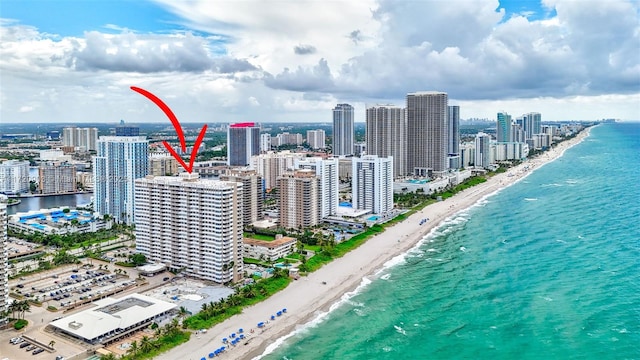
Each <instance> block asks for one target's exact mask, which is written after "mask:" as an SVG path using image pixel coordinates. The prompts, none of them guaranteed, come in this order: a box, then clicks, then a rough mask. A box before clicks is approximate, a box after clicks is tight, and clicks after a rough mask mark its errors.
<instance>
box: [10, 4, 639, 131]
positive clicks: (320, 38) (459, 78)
mask: <svg viewBox="0 0 640 360" xmlns="http://www.w3.org/2000/svg"><path fill="white" fill-rule="evenodd" d="M157 2H158V3H159V4H160V5H161V6H163V7H165V8H167V9H169V10H170V11H172V12H175V13H176V14H178V15H179V16H180V17H182V19H183V23H182V26H184V27H186V28H187V29H191V30H193V31H192V32H190V31H183V30H181V31H179V32H174V33H169V34H167V33H157V34H153V33H145V34H141V33H137V32H135V30H128V29H125V28H123V27H120V26H119V25H116V24H117V21H116V20H117V19H114V21H113V22H112V23H111V24H107V25H104V24H98V25H99V26H102V27H103V28H105V29H107V30H110V33H103V32H97V31H91V32H87V33H85V34H84V35H83V36H79V37H60V36H59V35H56V34H45V33H42V32H41V31H39V30H38V29H37V28H36V27H35V26H34V25H37V24H26V25H23V24H20V23H18V22H16V21H15V20H6V19H3V20H1V21H0V38H2V39H3V41H2V42H1V43H0V71H1V74H2V93H1V94H0V105H1V106H0V116H1V118H2V119H3V121H4V120H5V119H7V120H8V121H43V120H50V121H112V122H114V121H118V120H119V119H121V118H125V120H128V121H131V122H144V121H155V122H157V121H165V118H164V116H163V115H162V114H161V112H160V111H159V110H158V109H157V108H155V106H154V105H153V104H152V103H150V102H149V101H148V100H147V99H144V98H143V97H141V96H139V95H138V94H135V93H134V92H132V91H131V90H129V87H130V86H132V85H135V86H140V87H143V88H145V89H148V90H149V91H152V92H153V93H155V94H156V95H157V96H159V97H160V98H162V99H164V100H165V101H166V102H167V103H168V104H169V105H170V106H171V107H172V109H173V110H174V112H175V113H176V115H177V116H178V117H179V118H180V119H181V120H183V121H211V122H218V121H229V122H231V121H276V120H280V121H330V118H331V108H332V107H333V106H334V105H335V103H336V102H350V103H352V104H353V105H354V106H355V107H356V118H357V121H363V120H364V107H365V106H366V105H367V104H375V103H395V104H398V105H402V104H403V103H404V96H405V94H406V93H407V92H412V91H418V90H440V91H446V92H448V93H449V98H450V99H451V100H452V101H458V102H459V103H460V104H461V106H462V109H461V112H462V116H463V117H485V116H486V117H491V118H493V117H494V116H495V113H496V112H497V111H500V110H507V111H510V112H511V113H513V114H514V115H516V116H517V115H519V114H520V113H525V112H529V111H539V112H542V113H543V117H544V118H546V119H549V120H559V119H566V118H581V119H599V118H603V117H619V118H630V119H632V118H633V119H640V106H639V105H638V104H639V102H638V100H639V99H638V94H640V56H638V54H639V53H640V46H639V45H638V44H640V21H639V16H638V13H639V11H640V5H639V4H638V2H635V1H631V0H611V1H601V2H596V1H590V2H589V3H588V4H589V5H588V6H586V5H585V4H584V2H576V1H571V0H567V1H565V0H544V1H543V5H544V7H545V10H546V11H552V10H553V9H555V10H556V12H557V16H555V17H552V18H548V19H545V20H531V19H528V18H527V17H526V16H520V15H515V16H510V17H509V18H505V14H504V11H502V10H501V11H496V9H497V8H498V6H499V3H498V1H497V0H478V1H470V0H469V1H437V2H436V1H422V2H416V1H413V2H404V1H402V2H398V1H388V0H380V1H374V0H363V1H355V2H353V1H351V2H349V1H330V2H321V1H313V0H305V1H283V2H277V6H274V3H273V2H257V1H235V2H211V1H205V0H199V1H189V2H184V1H172V0H171V1H170V0H157ZM113 31H120V33H117V34H113ZM203 33H205V35H201V34H203ZM607 104H612V106H606V105H607ZM613 105H615V106H613ZM26 109H30V110H31V111H28V112H24V110H26ZM509 109H511V110H509ZM545 114H546V116H545ZM571 114H574V116H571ZM126 117H130V118H129V119H127V118H126Z"/></svg>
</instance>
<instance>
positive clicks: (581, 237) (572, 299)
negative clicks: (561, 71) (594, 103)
mask: <svg viewBox="0 0 640 360" xmlns="http://www.w3.org/2000/svg"><path fill="white" fill-rule="evenodd" d="M639 184H640V123H609V124H601V125H599V126H597V127H595V128H593V129H592V130H591V135H590V136H589V137H587V138H586V139H585V140H584V141H582V142H581V143H580V144H578V145H576V146H574V147H572V148H570V149H568V150H567V151H566V152H565V153H564V155H563V156H562V157H560V158H558V159H556V160H555V161H553V162H551V163H548V164H546V165H544V166H543V167H541V168H539V169H537V170H536V171H534V172H533V173H532V174H530V175H529V176H528V177H526V178H525V179H523V180H521V181H520V182H518V183H516V184H514V185H512V186H510V187H507V188H505V189H503V190H502V191H499V192H498V193H496V194H493V195H491V196H488V197H487V198H485V199H484V200H482V201H480V202H479V203H478V204H476V205H475V206H474V207H472V208H469V209H467V210H464V211H462V212H460V213H458V214H456V215H455V216H453V217H451V218H450V219H448V220H447V221H445V222H444V223H443V224H442V225H441V226H440V227H438V228H436V229H434V231H432V233H430V234H429V235H428V236H426V237H425V239H424V240H423V241H422V242H421V243H420V244H419V245H418V246H416V247H415V248H414V249H412V250H411V251H409V252H408V253H406V254H404V255H403V256H400V257H398V258H396V259H394V260H392V261H390V262H389V263H388V264H387V266H385V268H384V269H382V270H381V271H380V272H379V273H378V274H376V275H375V276H371V277H369V278H368V279H364V280H363V284H362V285H361V286H360V287H359V289H358V290H357V291H356V292H354V294H352V295H350V296H345V297H344V298H343V300H342V301H341V302H340V304H339V305H336V306H333V309H332V311H330V312H329V313H328V314H324V315H322V316H320V317H319V318H318V319H316V320H315V321H313V322H312V323H310V324H307V325H305V326H303V327H301V328H300V329H298V330H296V332H295V333H293V334H291V335H290V336H289V337H287V338H286V339H279V340H278V341H277V342H276V344H275V345H278V346H277V347H276V346H275V345H274V346H272V348H270V349H268V351H270V353H269V354H267V355H265V356H264V357H263V359H288V360H302V359H304V360H310V359H363V360H364V359H491V360H496V359H598V360H602V359H640V225H639V224H640V185H639ZM274 347H275V349H273V348H274Z"/></svg>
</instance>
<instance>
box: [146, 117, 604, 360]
mask: <svg viewBox="0 0 640 360" xmlns="http://www.w3.org/2000/svg"><path fill="white" fill-rule="evenodd" d="M591 128H592V127H588V128H586V129H584V130H583V131H581V132H580V133H579V134H578V135H577V136H576V137H574V138H572V139H569V140H566V141H563V142H561V143H560V144H558V145H557V146H556V147H554V148H551V149H549V150H547V151H546V152H544V153H543V154H541V155H539V156H537V157H536V158H533V159H528V160H526V161H525V162H523V163H522V164H520V165H518V166H516V167H513V168H510V169H508V170H507V171H506V172H504V173H500V174H496V175H494V176H492V177H491V178H490V179H488V180H487V181H486V182H484V183H481V184H478V185H476V186H473V187H471V188H468V189H466V190H464V191H461V192H459V193H457V194H456V195H454V196H453V197H451V198H448V199H445V200H443V201H441V202H437V203H434V204H431V205H429V206H427V207H425V208H423V209H422V210H420V211H418V212H416V213H414V214H412V215H411V216H409V217H408V218H407V219H405V220H404V221H402V222H400V223H398V224H395V225H394V226H392V227H390V228H387V229H386V230H385V231H384V232H382V233H380V234H377V235H375V236H373V237H371V238H369V239H368V240H367V241H366V242H365V243H363V244H362V245H361V246H359V247H358V248H356V249H354V250H352V251H350V252H348V253H347V254H345V255H344V256H343V257H341V258H338V259H335V260H333V261H332V262H330V263H328V264H326V265H324V266H323V267H322V268H320V269H318V270H316V271H315V272H313V273H310V274H308V275H307V276H304V277H301V278H300V279H299V280H297V281H293V282H292V283H291V284H289V286H287V288H285V289H284V290H282V291H280V292H278V293H276V294H274V295H273V296H271V297H270V298H268V299H266V300H264V301H262V302H260V303H257V304H255V305H252V306H251V307H248V308H245V309H243V311H242V313H240V314H238V315H235V316H233V317H231V318H229V319H227V320H225V321H223V322H222V323H219V324H217V325H215V326H213V327H212V328H210V329H208V330H207V332H206V333H204V334H196V335H195V336H194V337H192V338H191V340H190V341H189V342H187V343H185V344H183V345H180V346H178V347H175V348H173V349H171V350H169V351H168V352H165V353H163V354H160V355H159V356H157V357H156V359H161V360H172V359H185V360H186V359H193V360H199V359H200V358H202V357H206V354H208V353H210V352H213V351H214V350H215V349H218V348H220V347H221V346H225V347H227V348H228V347H229V345H227V344H223V343H222V338H229V335H230V334H231V333H237V332H238V329H239V328H243V329H244V330H245V331H244V334H245V336H247V338H245V340H243V342H240V343H239V344H238V345H235V346H233V347H231V348H228V350H227V351H225V352H224V353H222V354H221V355H219V356H218V357H217V358H221V359H260V358H261V357H262V356H264V355H266V354H268V353H270V352H271V351H272V350H274V349H275V348H277V347H279V346H280V345H281V343H282V342H283V341H284V340H285V339H286V338H289V337H290V336H292V335H293V332H294V331H296V330H298V329H301V328H304V327H307V326H309V322H312V321H313V322H314V323H315V322H317V321H319V320H320V319H321V318H322V317H324V316H327V315H328V313H329V311H330V310H331V309H332V308H333V307H337V306H339V305H340V304H341V302H342V301H341V300H342V299H343V298H349V297H352V296H353V295H354V294H355V293H357V291H358V290H359V289H360V287H361V286H366V284H368V283H369V282H370V281H372V279H374V278H376V277H377V275H376V274H377V273H378V272H379V271H381V270H382V269H384V268H386V267H389V266H393V264H394V263H395V261H394V262H393V264H388V263H389V262H390V261H392V260H394V259H396V258H398V257H402V256H404V254H405V253H406V252H407V251H409V250H411V249H412V248H414V247H416V246H419V244H420V243H421V241H422V239H424V238H425V236H427V235H428V234H429V233H430V232H432V231H433V230H434V229H436V228H438V227H439V226H440V225H441V224H442V223H443V221H445V220H446V219H447V218H449V217H451V216H453V215H455V214H456V213H458V212H460V211H463V210H466V209H468V208H470V207H472V206H474V205H475V204H477V203H478V202H479V201H481V200H483V199H485V198H487V197H489V196H492V195H494V194H496V193H497V192H499V191H500V190H502V189H504V188H506V187H508V186H510V185H513V184H515V183H517V182H518V181H520V180H522V179H524V178H525V177H527V176H528V175H529V174H531V173H532V172H533V171H535V170H537V169H538V168H540V167H542V166H544V165H545V164H547V163H550V162H552V161H554V160H556V159H558V158H560V157H561V156H562V155H563V154H564V151H566V150H567V149H569V148H571V147H572V146H574V145H576V144H579V143H580V142H581V141H582V140H584V139H585V138H586V137H588V136H589V133H590V131H591ZM423 218H427V219H429V220H428V221H427V222H426V223H424V224H422V225H421V224H420V220H421V219H423ZM387 264H388V265H387ZM325 283H326V284H325ZM284 308H286V309H287V312H286V313H285V314H283V315H282V316H279V317H276V318H275V320H270V318H271V315H276V312H278V311H281V310H282V309H284ZM258 322H266V325H265V326H264V327H263V328H257V323H258ZM251 331H254V332H253V333H252V332H251ZM187 344H188V345H189V346H186V345H187Z"/></svg>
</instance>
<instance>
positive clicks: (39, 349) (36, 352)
mask: <svg viewBox="0 0 640 360" xmlns="http://www.w3.org/2000/svg"><path fill="white" fill-rule="evenodd" d="M43 351H44V349H42V348H37V349H35V350H33V352H32V353H31V355H38V354H40V353H41V352H43Z"/></svg>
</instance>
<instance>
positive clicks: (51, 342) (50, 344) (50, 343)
mask: <svg viewBox="0 0 640 360" xmlns="http://www.w3.org/2000/svg"><path fill="white" fill-rule="evenodd" d="M55 344H56V342H55V341H53V340H51V341H49V347H50V348H52V347H53V345H55Z"/></svg>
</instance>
